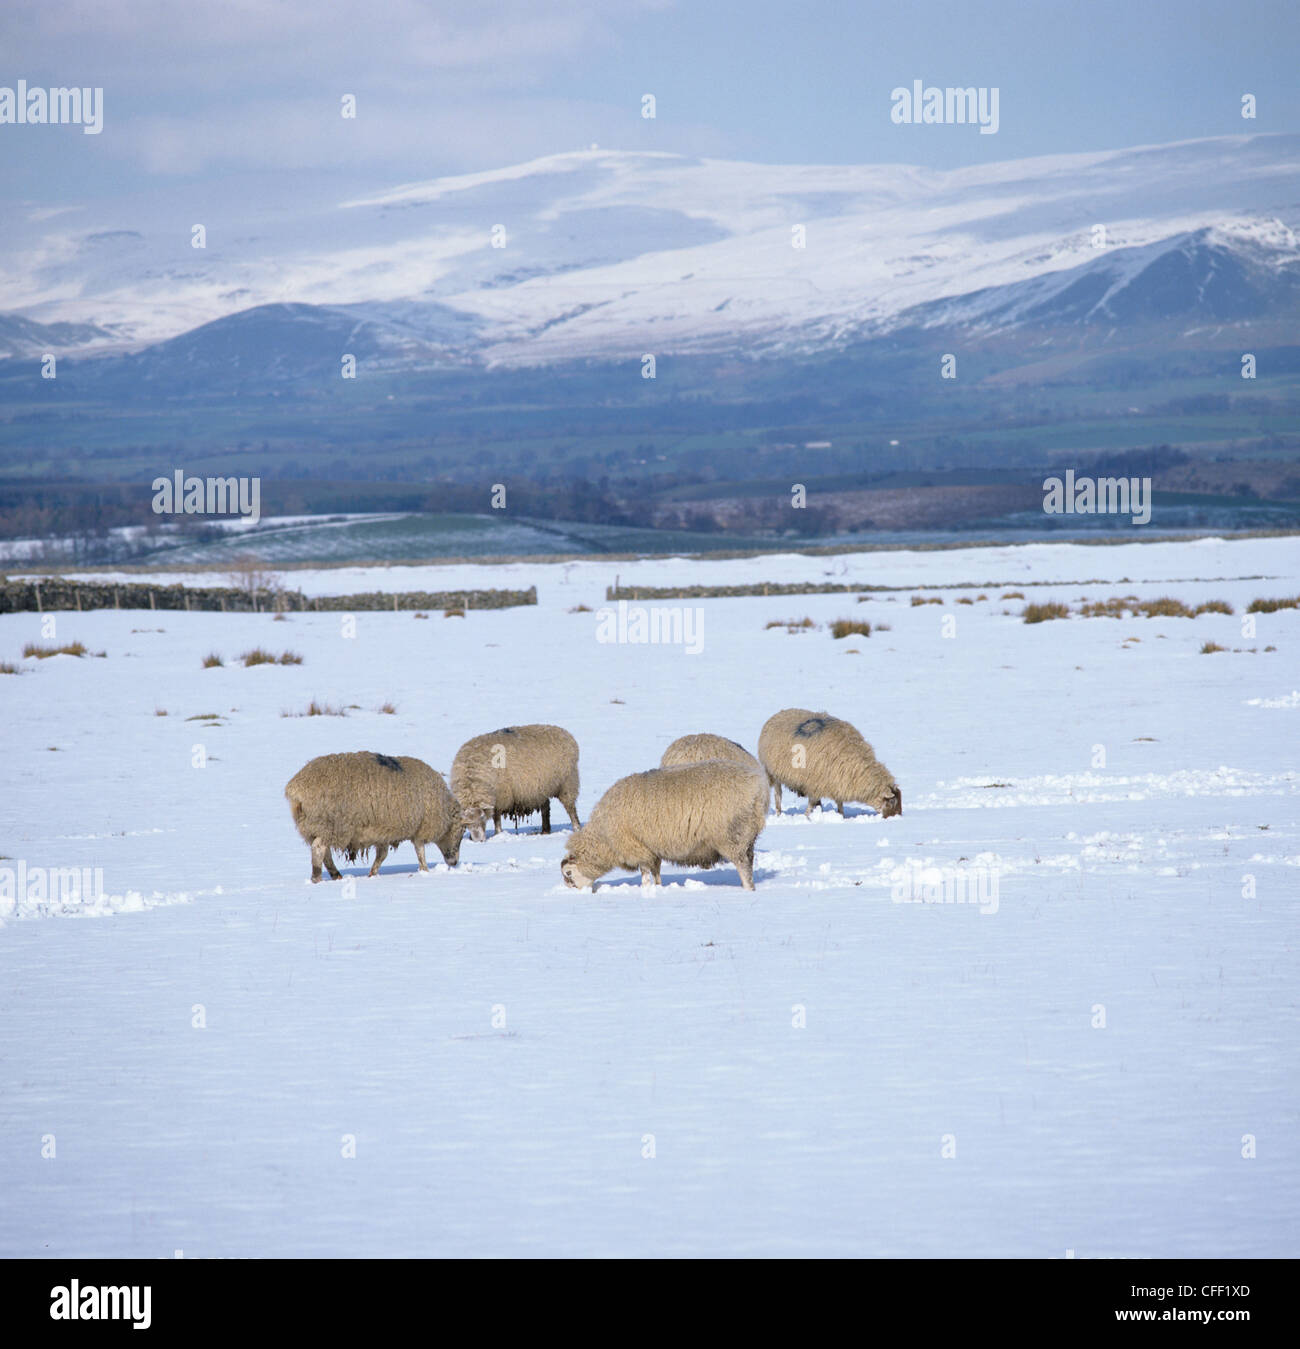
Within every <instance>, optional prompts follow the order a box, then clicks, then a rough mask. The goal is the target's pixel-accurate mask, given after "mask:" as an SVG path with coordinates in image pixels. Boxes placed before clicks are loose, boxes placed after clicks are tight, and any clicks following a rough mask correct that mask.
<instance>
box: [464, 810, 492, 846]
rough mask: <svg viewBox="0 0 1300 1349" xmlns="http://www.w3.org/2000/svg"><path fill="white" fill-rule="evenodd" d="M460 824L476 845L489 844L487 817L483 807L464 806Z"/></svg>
mask: <svg viewBox="0 0 1300 1349" xmlns="http://www.w3.org/2000/svg"><path fill="white" fill-rule="evenodd" d="M460 822H461V824H462V825H463V826H464V828H465V832H466V833H467V834H468V835H469V836H470V838H471V839H472V840H473V841H474V842H475V843H486V842H487V816H486V815H485V814H484V812H483V808H482V807H481V806H462V807H461V811H460Z"/></svg>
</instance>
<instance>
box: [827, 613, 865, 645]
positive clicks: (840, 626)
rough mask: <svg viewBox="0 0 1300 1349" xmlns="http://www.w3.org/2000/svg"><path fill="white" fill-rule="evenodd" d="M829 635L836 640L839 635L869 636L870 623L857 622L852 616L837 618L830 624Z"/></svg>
mask: <svg viewBox="0 0 1300 1349" xmlns="http://www.w3.org/2000/svg"><path fill="white" fill-rule="evenodd" d="M831 636H832V637H834V638H835V639H836V640H837V641H838V640H839V638H841V637H870V636H871V624H870V623H859V622H858V621H857V620H855V619H852V618H837V619H836V620H835V622H834V623H832V624H831Z"/></svg>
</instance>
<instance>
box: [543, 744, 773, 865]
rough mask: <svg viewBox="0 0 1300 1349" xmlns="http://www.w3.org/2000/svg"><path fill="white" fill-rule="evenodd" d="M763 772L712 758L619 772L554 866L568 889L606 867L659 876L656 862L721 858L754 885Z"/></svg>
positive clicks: (764, 794) (764, 809)
mask: <svg viewBox="0 0 1300 1349" xmlns="http://www.w3.org/2000/svg"><path fill="white" fill-rule="evenodd" d="M767 795H768V793H767V780H766V778H765V777H764V775H763V771H762V769H761V768H759V769H758V770H757V771H755V770H754V769H752V768H748V767H746V766H745V765H744V764H740V763H734V762H729V761H727V760H722V759H713V760H710V761H708V762H706V763H692V764H676V765H674V766H673V767H671V768H652V769H650V770H649V772H646V773H633V774H632V776H631V777H626V778H620V779H619V780H618V781H617V782H616V783H615V784H614V785H613V786H612V787H611V788H610V789H609V791H607V792H606V793H605V795H604V796H602V797H601V798H600V800H599V801H597V802H596V805H595V808H594V809H593V810H592V812H591V816H590V818H589V819H588V821H587V823H586V825H585V826H584V827H583V828H582V829H579V830H578V831H577V832H576V833H575V834H574V835H573V836H572V837H571V838H570V839H569V846H568V848H567V849H566V850H565V854H564V861H563V862H561V864H560V874H561V875H562V876H563V877H564V883H565V885H568V886H570V887H572V888H573V889H578V890H581V889H586V888H587V887H588V886H590V887H591V888H592V889H593V890H594V889H595V886H596V882H597V880H599V879H600V877H601V876H603V875H604V874H605V873H606V872H607V871H612V870H613V869H614V868H615V867H621V868H622V869H623V870H624V871H638V870H639V871H640V872H641V883H642V884H643V885H647V884H650V883H652V882H653V883H654V884H655V885H658V884H659V866H660V863H661V862H676V863H677V864H678V865H679V866H688V867H711V866H712V865H713V864H714V863H715V862H720V861H723V860H725V861H728V862H730V863H731V864H732V865H733V866H734V867H735V868H736V870H737V871H739V872H740V883H741V885H743V886H744V887H745V889H746V890H752V889H753V888H754V840H755V839H757V838H758V836H759V834H760V833H761V832H762V830H763V825H764V824H765V823H766V821H767Z"/></svg>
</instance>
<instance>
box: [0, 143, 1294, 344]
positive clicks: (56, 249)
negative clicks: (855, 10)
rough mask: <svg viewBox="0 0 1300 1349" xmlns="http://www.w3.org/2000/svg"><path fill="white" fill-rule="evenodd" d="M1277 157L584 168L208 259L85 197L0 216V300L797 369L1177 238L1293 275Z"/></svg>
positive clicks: (1203, 154) (321, 224)
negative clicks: (937, 316)
mask: <svg viewBox="0 0 1300 1349" xmlns="http://www.w3.org/2000/svg"><path fill="white" fill-rule="evenodd" d="M1295 146H1296V142H1295V138H1294V137H1293V136H1287V135H1264V136H1223V137H1217V138H1212V139H1206V140H1199V141H1190V142H1179V143H1175V144H1170V145H1163V146H1137V147H1133V148H1130V149H1124V150H1116V151H1108V152H1105V153H1086V154H1070V155H1053V156H1041V157H1037V158H1033V159H1025V160H1019V161H1008V162H1002V163H994V164H985V165H975V166H970V167H967V168H963V169H958V170H953V171H948V172H938V171H932V170H926V169H920V168H916V167H913V166H908V165H899V164H866V165H773V164H756V163H744V162H735V161H727V160H718V159H709V158H696V157H692V156H683V155H673V154H664V153H641V152H630V151H605V150H600V151H582V152H576V153H572V154H563V155H552V156H548V157H545V158H543V159H539V160H534V161H531V162H529V163H526V164H522V165H513V166H510V167H508V168H504V169H498V170H493V171H489V172H484V173H475V174H466V175H460V176H457V177H450V178H440V179H436V180H432V181H430V182H428V183H417V184H405V185H402V186H400V187H398V188H395V189H393V190H391V191H388V192H380V193H376V194H372V195H369V196H366V197H354V198H350V199H345V200H343V201H341V202H339V201H336V202H330V203H322V202H320V201H309V202H303V203H301V205H299V206H298V207H297V209H286V210H284V211H282V212H281V213H279V214H278V215H276V216H274V217H272V218H269V219H268V218H261V217H259V218H258V220H257V222H256V225H255V226H253V225H251V224H250V225H248V226H246V227H242V228H241V222H240V221H239V220H238V219H231V220H229V221H227V222H226V224H225V225H224V226H223V228H222V229H221V231H219V233H217V234H214V238H213V240H212V241H211V248H210V250H206V249H205V250H195V249H191V248H190V247H189V246H188V237H189V229H190V224H189V223H188V222H190V221H191V219H192V214H193V208H192V204H191V202H190V196H189V193H188V191H187V192H184V193H179V194H178V195H175V196H174V197H173V198H167V199H164V200H162V201H159V200H157V199H155V198H154V197H150V198H149V199H147V200H143V201H135V202H133V201H123V202H120V203H116V204H106V205H105V206H104V207H103V208H102V210H101V219H106V221H107V224H106V225H105V226H104V227H103V228H100V229H98V230H96V231H93V232H91V231H88V230H86V229H85V228H84V227H79V226H78V225H77V224H76V221H75V217H74V218H73V219H70V220H68V221H66V222H62V223H60V224H59V225H54V226H52V225H51V224H50V222H49V221H48V220H46V219H34V218H32V217H30V216H29V217H28V218H27V219H26V220H19V221H16V222H15V223H14V228H13V229H12V230H11V231H9V233H8V235H7V238H6V243H5V246H4V248H3V250H2V251H0V291H3V293H4V294H5V295H6V296H7V297H8V298H7V299H6V301H5V308H6V309H7V310H9V311H11V312H14V313H17V314H19V315H21V316H23V317H25V318H28V319H32V320H36V321H39V322H42V323H50V322H54V321H59V320H63V321H73V322H78V323H94V324H96V325H98V326H100V327H105V328H108V329H110V330H111V331H112V332H113V333H114V334H115V335H116V337H117V340H118V342H119V345H125V346H130V345H132V344H136V345H138V344H141V343H150V342H156V341H160V340H163V339H165V338H169V337H174V336H176V335H178V334H180V333H182V332H185V331H188V330H190V329H192V328H194V327H196V326H198V325H199V324H201V323H205V322H210V321H212V320H215V319H218V318H221V317H224V316H226V315H229V314H232V313H235V312H238V311H240V310H243V309H248V308H251V307H253V306H256V305H260V304H274V303H291V302H298V303H304V304H313V305H354V306H358V307H359V308H358V311H357V313H358V317H366V318H372V319H378V320H383V319H384V318H385V317H388V318H389V319H391V320H392V321H393V322H394V323H396V324H397V325H398V326H399V327H400V328H401V331H402V333H403V334H404V335H405V336H406V337H409V336H410V335H411V334H412V333H419V332H420V331H422V330H425V331H426V336H427V338H428V340H430V341H432V342H434V343H435V344H436V345H438V346H439V347H441V346H442V345H443V344H445V343H451V342H458V343H460V344H461V346H462V347H464V348H465V349H466V350H472V351H473V353H474V354H476V355H477V356H479V357H481V358H483V359H486V360H488V361H490V362H494V363H502V364H514V363H530V364H532V363H544V362H547V361H552V360H568V359H575V358H593V359H611V358H614V357H624V356H628V355H633V356H638V357H639V356H640V354H642V353H643V351H644V350H645V346H646V341H647V339H646V334H647V332H649V333H653V335H654V341H653V345H654V349H655V351H656V352H657V353H660V354H663V353H667V352H678V353H681V352H691V351H716V350H720V349H734V348H736V347H737V346H739V345H741V344H744V347H745V349H746V350H750V351H752V350H753V349H755V348H754V344H755V343H761V344H763V346H764V347H765V348H767V349H770V350H773V351H776V350H787V349H795V350H800V351H803V350H810V349H818V348H820V347H823V346H825V345H827V344H828V343H833V342H837V341H840V340H843V339H844V338H845V337H847V336H850V335H852V334H855V333H860V332H865V331H877V330H888V328H889V326H890V325H891V324H893V323H894V322H895V321H897V320H898V319H899V316H900V315H903V314H904V313H906V312H907V311H909V310H912V309H914V308H915V307H916V306H919V305H928V304H934V303H936V302H938V301H945V300H948V301H951V300H954V299H956V298H957V297H968V298H967V299H965V300H963V301H962V303H961V304H959V305H957V306H955V307H954V308H953V310H952V314H953V316H954V317H955V318H958V319H960V320H961V321H965V322H978V321H979V319H980V316H981V315H982V314H985V313H988V314H993V313H996V312H997V311H998V310H999V308H1000V307H1002V306H1003V305H1005V303H1006V297H1001V298H999V297H998V296H996V295H989V296H980V295H977V294H976V292H981V291H984V290H986V289H994V290H996V289H998V288H1001V287H1006V286H1011V285H1016V284H1017V283H1024V282H1032V281H1035V280H1039V279H1041V280H1042V286H1041V289H1038V288H1034V289H1032V293H1030V294H1029V295H1027V296H1026V297H1025V298H1024V301H1023V303H1024V304H1025V305H1029V304H1032V303H1033V302H1035V301H1036V300H1037V299H1042V298H1044V297H1046V296H1048V295H1051V294H1052V293H1054V290H1055V289H1056V288H1057V287H1056V285H1055V283H1053V281H1052V280H1051V278H1053V277H1054V276H1057V275H1059V274H1063V273H1064V272H1066V271H1067V270H1069V269H1073V268H1078V267H1080V266H1083V265H1087V264H1093V263H1095V262H1096V261H1097V260H1098V258H1099V256H1100V257H1102V258H1103V259H1110V258H1111V257H1112V256H1115V255H1117V257H1116V260H1115V263H1114V265H1115V268H1116V276H1117V281H1122V280H1123V279H1124V277H1125V276H1126V275H1129V274H1131V272H1132V269H1133V268H1135V267H1138V266H1140V265H1142V264H1143V263H1145V262H1148V261H1150V260H1151V257H1152V256H1154V254H1155V253H1156V252H1158V251H1162V250H1163V249H1164V248H1167V247H1181V246H1183V243H1184V242H1185V240H1186V238H1187V236H1189V235H1192V234H1194V233H1195V232H1196V231H1198V230H1211V231H1213V232H1214V233H1213V234H1212V238H1213V239H1214V240H1215V241H1217V242H1220V243H1222V244H1225V245H1227V246H1238V245H1240V246H1247V245H1248V246H1250V247H1251V248H1253V249H1261V248H1268V249H1271V250H1280V254H1279V256H1284V257H1286V258H1287V259H1292V258H1293V257H1294V254H1295V249H1296V244H1295V235H1294V232H1293V228H1292V227H1293V226H1294V225H1295V224H1296V223H1297V222H1298V221H1300V217H1298V216H1297V215H1296V210H1295V202H1296V186H1297V176H1298V174H1300V167H1298V166H1300V157H1298V156H1297V154H1296V149H1295ZM182 221H184V222H186V223H184V224H182V223H181V222H182ZM1098 225H1104V227H1105V230H1106V240H1107V248H1106V250H1105V251H1104V253H1103V254H1100V255H1099V251H1098V250H1097V249H1096V248H1095V247H1094V243H1093V238H1094V234H1093V231H1094V229H1095V227H1096V226H1098ZM109 226H116V227H115V228H110V227H109ZM795 226H801V227H803V229H804V239H803V246H802V247H795V246H793V235H792V230H793V228H794V227H795ZM498 228H499V229H501V230H504V235H498V236H497V238H498V240H499V242H500V244H501V246H495V245H494V244H493V242H492V240H493V231H494V230H495V229H498ZM178 240H179V241H181V242H179V243H178V242H177V241H178ZM1123 250H1129V252H1127V253H1125V252H1124V251H1123ZM1135 250H1136V251H1135ZM457 314H459V315H462V316H464V317H465V318H467V319H470V320H473V321H474V323H473V324H472V325H469V326H468V327H467V329H466V331H464V332H459V333H458V332H456V331H455V329H454V327H449V326H448V318H449V315H452V316H454V315H457ZM422 315H423V317H421V316H422ZM103 342H104V339H102V338H96V342H95V345H96V346H102V345H103Z"/></svg>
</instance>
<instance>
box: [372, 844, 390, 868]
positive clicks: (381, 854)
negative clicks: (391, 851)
mask: <svg viewBox="0 0 1300 1349" xmlns="http://www.w3.org/2000/svg"><path fill="white" fill-rule="evenodd" d="M387 856H388V844H387V843H380V844H377V845H376V847H375V864H374V866H372V867H371V868H370V875H372V876H377V875H378V874H379V864H380V862H382V861H383V860H384V858H385V857H387Z"/></svg>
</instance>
